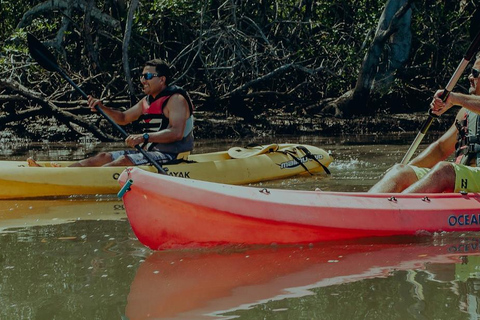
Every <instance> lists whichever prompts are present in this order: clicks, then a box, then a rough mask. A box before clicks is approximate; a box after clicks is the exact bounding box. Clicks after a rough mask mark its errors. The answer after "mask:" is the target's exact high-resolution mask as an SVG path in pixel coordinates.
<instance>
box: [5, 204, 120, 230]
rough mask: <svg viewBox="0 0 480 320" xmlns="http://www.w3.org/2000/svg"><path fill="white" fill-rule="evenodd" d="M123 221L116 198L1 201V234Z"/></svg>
mask: <svg viewBox="0 0 480 320" xmlns="http://www.w3.org/2000/svg"><path fill="white" fill-rule="evenodd" d="M124 218H126V213H125V208H124V206H123V203H122V201H120V200H118V199H117V198H111V199H109V198H101V199H56V200H28V201H27V200H25V201H19V200H2V201H0V232H2V231H3V230H5V229H9V228H21V227H31V226H41V225H54V224H61V223H68V222H73V221H78V220H119V219H124Z"/></svg>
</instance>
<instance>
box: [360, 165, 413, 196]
mask: <svg viewBox="0 0 480 320" xmlns="http://www.w3.org/2000/svg"><path fill="white" fill-rule="evenodd" d="M417 181H418V178H417V175H416V174H415V171H414V170H413V169H412V168H411V167H410V166H409V165H404V164H396V165H394V166H393V167H392V168H391V169H390V170H388V171H387V173H386V174H385V175H384V176H383V178H382V179H381V180H380V181H379V182H377V183H376V184H375V185H374V186H373V187H372V188H371V189H370V190H368V192H372V193H392V192H393V193H398V192H402V191H403V190H405V189H406V188H408V187H409V186H410V185H412V184H414V183H415V182H417Z"/></svg>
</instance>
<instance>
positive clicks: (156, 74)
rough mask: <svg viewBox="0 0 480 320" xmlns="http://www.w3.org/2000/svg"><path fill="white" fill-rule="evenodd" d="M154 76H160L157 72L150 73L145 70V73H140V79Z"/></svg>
mask: <svg viewBox="0 0 480 320" xmlns="http://www.w3.org/2000/svg"><path fill="white" fill-rule="evenodd" d="M154 77H161V75H159V74H158V73H151V72H147V73H142V74H141V75H140V79H142V78H143V79H145V80H152V79H153V78H154Z"/></svg>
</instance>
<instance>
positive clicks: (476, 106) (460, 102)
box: [430, 90, 480, 116]
mask: <svg viewBox="0 0 480 320" xmlns="http://www.w3.org/2000/svg"><path fill="white" fill-rule="evenodd" d="M442 93H443V90H438V91H437V92H436V93H435V96H434V97H433V100H432V103H431V104H430V107H431V110H432V113H433V114H435V115H437V116H440V115H442V114H443V113H445V112H446V111H447V110H448V109H450V108H451V107H453V106H460V107H463V108H465V109H468V110H470V111H472V112H475V113H478V114H480V96H477V95H473V94H463V93H458V92H450V94H449V95H448V98H447V100H446V101H443V100H442V99H440V96H441V94H442Z"/></svg>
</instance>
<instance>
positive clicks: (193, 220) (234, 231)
mask: <svg viewBox="0 0 480 320" xmlns="http://www.w3.org/2000/svg"><path fill="white" fill-rule="evenodd" d="M126 180H131V181H132V185H131V186H130V190H129V191H128V192H126V194H125V195H124V197H123V202H124V205H125V209H126V212H127V216H128V219H129V221H130V224H131V226H132V229H133V230H134V232H135V234H136V235H137V237H138V239H139V240H140V241H141V242H142V243H143V244H145V245H146V246H148V247H150V248H152V249H154V250H164V249H175V248H191V247H212V246H218V245H252V244H302V243H314V242H321V241H332V240H347V239H357V238H365V237H380V236H399V235H402V236H403V235H404V236H414V235H421V234H431V233H434V232H442V231H477V230H480V195H478V194H466V195H462V194H428V195H419V194H369V193H340V192H317V191H295V190H277V189H271V190H267V189H262V188H253V187H242V186H233V185H225V184H218V183H210V182H205V181H197V180H191V179H190V180H189V179H181V178H173V177H168V176H165V175H158V174H151V173H149V172H146V171H142V170H138V169H136V168H130V169H127V170H126V171H124V172H123V173H122V175H121V177H120V183H121V184H123V183H125V181H126ZM159 186H165V187H161V188H159Z"/></svg>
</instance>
